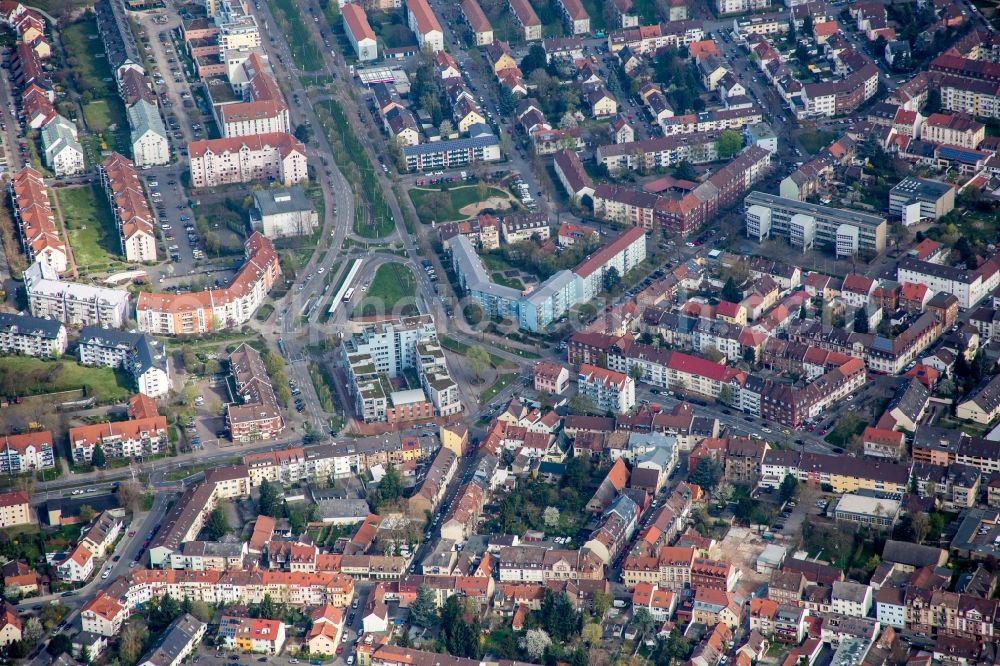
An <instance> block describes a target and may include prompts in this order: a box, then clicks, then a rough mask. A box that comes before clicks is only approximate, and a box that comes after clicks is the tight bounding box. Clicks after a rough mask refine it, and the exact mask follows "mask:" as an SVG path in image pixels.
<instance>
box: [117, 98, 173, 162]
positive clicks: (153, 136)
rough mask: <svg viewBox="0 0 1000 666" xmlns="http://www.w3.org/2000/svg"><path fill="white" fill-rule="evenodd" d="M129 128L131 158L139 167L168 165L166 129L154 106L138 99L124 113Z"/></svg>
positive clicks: (168, 148) (168, 154)
mask: <svg viewBox="0 0 1000 666" xmlns="http://www.w3.org/2000/svg"><path fill="white" fill-rule="evenodd" d="M126 115H127V116H128V124H129V127H130V128H131V141H132V157H133V159H134V160H135V164H136V165H137V166H139V167H146V166H157V165H162V164H169V163H170V142H169V140H168V139H167V128H166V127H164V126H163V119H162V118H160V112H159V111H158V110H157V108H156V105H155V104H151V103H150V102H148V101H147V100H144V99H140V100H139V101H138V102H136V103H135V104H133V105H132V106H130V107H129V108H128V110H127V111H126Z"/></svg>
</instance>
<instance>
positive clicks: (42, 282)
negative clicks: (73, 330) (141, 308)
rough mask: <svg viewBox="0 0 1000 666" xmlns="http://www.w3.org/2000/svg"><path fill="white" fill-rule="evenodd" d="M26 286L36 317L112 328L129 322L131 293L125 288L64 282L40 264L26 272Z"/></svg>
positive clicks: (50, 269)
mask: <svg viewBox="0 0 1000 666" xmlns="http://www.w3.org/2000/svg"><path fill="white" fill-rule="evenodd" d="M24 287H25V291H26V292H27V295H28V309H29V311H30V312H31V314H32V315H33V316H35V317H41V318H44V319H55V320H57V321H61V322H62V323H64V324H67V325H75V326H108V327H111V328H121V327H122V326H124V325H125V322H126V321H128V304H129V294H128V292H127V291H125V290H123V289H109V288H107V287H96V286H93V285H89V284H77V283H75V282H64V281H62V280H60V279H59V274H58V273H57V272H56V271H55V270H54V269H52V268H51V267H49V266H47V265H46V264H43V263H40V262H37V261H36V262H35V263H34V264H32V265H31V266H29V267H28V269H27V270H26V271H25V272H24Z"/></svg>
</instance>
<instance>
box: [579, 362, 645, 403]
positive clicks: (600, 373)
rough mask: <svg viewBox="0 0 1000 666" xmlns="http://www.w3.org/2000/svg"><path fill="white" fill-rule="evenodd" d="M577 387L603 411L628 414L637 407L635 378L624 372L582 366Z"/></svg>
mask: <svg viewBox="0 0 1000 666" xmlns="http://www.w3.org/2000/svg"><path fill="white" fill-rule="evenodd" d="M577 387H578V390H579V393H580V395H583V396H586V397H588V398H590V400H591V401H592V402H593V403H594V406H595V407H597V409H599V410H601V411H612V412H614V413H616V414H626V413H628V412H630V411H631V410H632V408H634V407H635V380H634V379H632V378H631V377H629V376H628V375H626V374H624V373H622V372H615V371H614V370H605V369H604V368H598V367H597V366H593V365H589V364H586V363H585V364H583V365H581V366H580V374H579V381H578V383H577Z"/></svg>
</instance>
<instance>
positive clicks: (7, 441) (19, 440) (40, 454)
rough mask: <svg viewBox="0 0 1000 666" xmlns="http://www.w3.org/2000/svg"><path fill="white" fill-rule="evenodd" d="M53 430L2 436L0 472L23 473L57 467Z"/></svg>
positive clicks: (0, 443) (0, 442)
mask: <svg viewBox="0 0 1000 666" xmlns="http://www.w3.org/2000/svg"><path fill="white" fill-rule="evenodd" d="M54 450H55V449H54V447H53V443H52V432H51V431H49V430H44V431H36V432H26V433H24V434H21V435H2V436H0V474H21V473H22V472H30V471H34V470H39V469H52V468H53V467H55V454H54Z"/></svg>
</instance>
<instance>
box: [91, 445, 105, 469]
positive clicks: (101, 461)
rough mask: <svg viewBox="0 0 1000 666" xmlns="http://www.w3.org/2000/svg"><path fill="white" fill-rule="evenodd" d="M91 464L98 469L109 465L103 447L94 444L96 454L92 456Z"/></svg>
mask: <svg viewBox="0 0 1000 666" xmlns="http://www.w3.org/2000/svg"><path fill="white" fill-rule="evenodd" d="M90 462H91V463H92V464H93V465H94V467H97V468H98V469H101V468H103V467H104V466H105V465H107V464H108V458H107V456H106V455H104V447H103V446H101V445H100V444H94V452H93V453H92V454H91V456H90Z"/></svg>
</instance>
